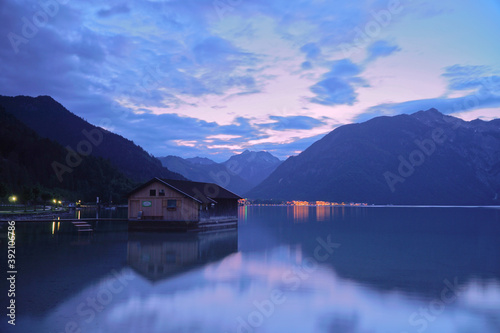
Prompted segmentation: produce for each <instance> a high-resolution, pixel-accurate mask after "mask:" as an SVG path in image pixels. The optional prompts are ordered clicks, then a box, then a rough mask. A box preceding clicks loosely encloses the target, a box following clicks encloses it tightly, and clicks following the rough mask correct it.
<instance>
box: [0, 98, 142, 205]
mask: <svg viewBox="0 0 500 333" xmlns="http://www.w3.org/2000/svg"><path fill="white" fill-rule="evenodd" d="M0 119H1V122H0V185H1V186H0V187H3V188H4V189H5V190H4V192H5V193H7V195H10V194H12V193H17V194H18V195H19V194H20V193H22V192H23V188H28V189H30V188H34V187H37V188H38V189H39V190H40V191H41V192H48V193H51V194H52V195H55V196H57V197H65V198H66V199H68V200H69V199H72V200H79V199H80V200H84V201H94V200H95V198H96V196H99V197H101V198H103V201H107V200H108V199H110V198H111V200H112V201H113V202H119V201H123V195H124V194H125V193H127V192H128V191H130V190H131V189H132V187H133V184H132V182H131V181H130V180H129V179H127V178H126V177H125V176H124V175H123V174H122V173H120V172H119V171H118V170H117V169H116V168H115V167H113V166H112V165H111V164H110V163H109V161H107V160H104V159H103V158H100V157H94V156H87V157H86V158H84V159H82V160H81V162H80V163H79V165H75V166H74V167H71V168H70V169H68V172H64V174H62V175H60V176H61V177H59V176H58V175H57V172H56V171H55V169H54V168H56V169H57V167H58V164H57V163H60V162H64V161H65V158H66V156H67V151H66V149H65V148H64V147H63V146H61V145H60V144H58V143H57V142H54V141H52V140H50V139H47V138H41V137H40V136H39V135H38V134H37V133H36V132H35V131H33V130H32V129H30V128H28V127H27V126H26V125H24V124H23V123H22V122H21V121H19V120H18V119H17V118H15V117H14V116H13V115H12V114H10V113H8V112H6V111H5V110H4V109H3V108H2V107H0ZM41 152H43V153H41ZM41 192H40V193H41ZM5 193H4V194H5ZM4 194H2V195H1V196H4ZM51 197H52V196H51ZM1 200H2V198H1V197H0V201H1Z"/></svg>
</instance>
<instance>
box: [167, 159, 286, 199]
mask: <svg viewBox="0 0 500 333" xmlns="http://www.w3.org/2000/svg"><path fill="white" fill-rule="evenodd" d="M159 159H160V161H161V162H162V164H163V165H164V166H165V167H167V168H168V169H169V170H172V171H174V172H177V173H180V174H181V175H183V176H184V177H186V178H188V179H191V180H194V181H200V182H213V183H217V184H218V185H220V186H223V187H225V188H227V189H228V190H230V191H232V192H234V193H237V194H239V195H243V194H244V193H246V192H247V191H249V190H250V189H251V188H253V187H254V186H256V185H257V184H258V183H260V182H261V181H262V180H264V179H265V178H266V177H267V176H269V175H270V174H271V172H273V171H274V169H276V167H277V166H278V165H279V164H281V161H280V160H279V159H278V158H277V157H275V156H273V155H271V154H270V153H268V152H263V151H261V152H251V151H248V150H245V151H244V152H243V153H241V154H239V155H234V156H231V158H229V159H228V160H227V161H225V162H223V163H217V162H214V161H212V160H210V159H208V158H201V157H194V158H187V159H184V158H181V157H178V156H166V157H160V158H159Z"/></svg>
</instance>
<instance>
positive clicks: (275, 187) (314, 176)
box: [247, 109, 500, 205]
mask: <svg viewBox="0 0 500 333" xmlns="http://www.w3.org/2000/svg"><path fill="white" fill-rule="evenodd" d="M499 152H500V120H499V119H496V120H492V121H489V122H486V121H482V120H474V121H470V122H466V121H463V120H460V119H458V118H454V117H451V116H445V115H443V114H441V113H440V112H438V111H437V110H435V109H430V110H428V111H419V112H416V113H414V114H412V115H399V116H394V117H377V118H374V119H371V120H369V121H367V122H364V123H359V124H350V125H345V126H341V127H339V128H337V129H335V130H333V131H332V132H330V133H329V134H327V135H326V136H325V137H323V138H322V139H321V140H319V141H317V142H315V143H314V144H312V145H311V146H310V147H309V148H307V149H306V150H305V151H303V152H302V153H301V154H299V155H298V156H295V157H290V158H288V159H287V160H286V161H285V162H283V164H281V165H280V166H279V167H278V168H277V169H276V170H275V171H274V172H273V173H272V174H271V175H270V176H269V177H268V178H267V179H265V180H264V181H263V182H262V183H261V184H259V185H258V186H256V187H255V188H254V189H252V190H251V191H250V192H249V193H248V194H247V196H248V197H250V198H261V199H271V198H273V199H284V200H292V199H293V200H327V201H335V202H366V203H374V204H431V205H441V204H442V205H447V204H450V205H492V204H499V203H500V198H499V196H500V153H499Z"/></svg>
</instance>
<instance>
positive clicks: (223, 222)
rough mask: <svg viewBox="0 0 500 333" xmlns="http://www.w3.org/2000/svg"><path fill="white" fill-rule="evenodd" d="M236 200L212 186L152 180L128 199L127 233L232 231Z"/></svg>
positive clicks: (231, 195) (236, 213)
mask: <svg viewBox="0 0 500 333" xmlns="http://www.w3.org/2000/svg"><path fill="white" fill-rule="evenodd" d="M239 199H241V197H240V196H238V195H236V194H234V193H232V192H230V191H228V190H227V189H225V188H223V187H221V186H219V185H217V184H213V183H202V182H192V181H187V180H172V179H161V178H153V179H151V180H150V181H148V182H146V183H144V184H143V185H141V186H139V187H137V188H136V189H134V190H133V191H132V192H130V193H129V195H128V219H129V230H172V231H177V230H178V231H199V230H203V229H212V228H221V227H235V226H237V222H238V200H239Z"/></svg>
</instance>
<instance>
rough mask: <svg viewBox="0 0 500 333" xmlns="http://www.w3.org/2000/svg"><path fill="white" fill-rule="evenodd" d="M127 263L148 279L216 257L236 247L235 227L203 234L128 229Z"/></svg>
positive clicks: (188, 267)
mask: <svg viewBox="0 0 500 333" xmlns="http://www.w3.org/2000/svg"><path fill="white" fill-rule="evenodd" d="M127 249H128V250H127V264H128V265H129V266H130V267H132V268H133V269H135V270H136V271H137V272H138V273H140V274H142V275H143V276H145V277H146V278H148V279H149V280H151V281H158V280H161V279H165V278H167V277H169V276H171V275H174V274H179V273H181V272H184V271H187V270H189V269H193V268H195V267H199V266H202V265H204V264H206V263H209V262H211V261H215V260H219V259H221V258H224V257H225V256H227V255H229V254H231V253H233V252H236V251H238V234H237V230H227V231H219V232H213V233H203V234H165V233H163V234H155V233H131V234H130V235H129V241H128V246H127Z"/></svg>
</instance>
